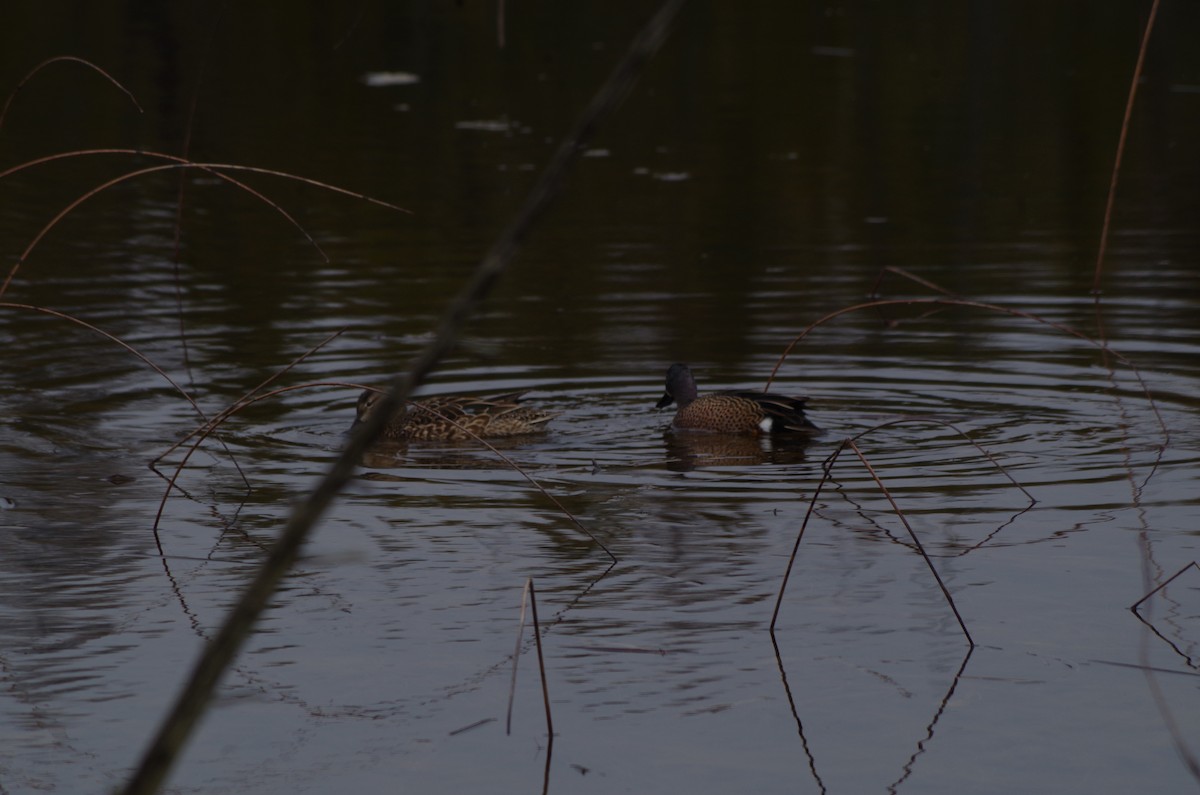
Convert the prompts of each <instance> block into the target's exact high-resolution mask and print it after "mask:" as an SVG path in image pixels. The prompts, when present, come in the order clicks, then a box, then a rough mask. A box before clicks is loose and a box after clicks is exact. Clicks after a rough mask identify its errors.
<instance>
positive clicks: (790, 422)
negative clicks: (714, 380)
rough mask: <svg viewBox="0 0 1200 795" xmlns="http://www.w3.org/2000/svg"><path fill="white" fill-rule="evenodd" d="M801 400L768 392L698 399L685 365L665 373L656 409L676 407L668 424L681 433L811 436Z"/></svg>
mask: <svg viewBox="0 0 1200 795" xmlns="http://www.w3.org/2000/svg"><path fill="white" fill-rule="evenodd" d="M804 401H805V399H804V398H797V397H784V396H782V395H772V394H770V393H767V392H716V393H714V394H711V395H704V396H699V395H697V393H696V380H695V378H693V376H692V371H691V370H690V369H689V368H688V366H687V365H686V364H673V365H671V367H670V369H669V370H667V391H666V394H664V395H663V397H662V400H660V401H658V408H660V409H661V408H666V407H667V406H669V405H671V404H672V403H677V404H679V410H678V411H676V412H675V418H674V419H673V420H672V421H671V425H673V426H674V427H676V428H679V429H681V430H695V431H715V432H717V433H753V434H762V433H796V432H800V433H812V432H813V431H816V430H817V427H816V426H815V425H813V424H812V423H811V422H809V420H808V418H807V417H806V416H804Z"/></svg>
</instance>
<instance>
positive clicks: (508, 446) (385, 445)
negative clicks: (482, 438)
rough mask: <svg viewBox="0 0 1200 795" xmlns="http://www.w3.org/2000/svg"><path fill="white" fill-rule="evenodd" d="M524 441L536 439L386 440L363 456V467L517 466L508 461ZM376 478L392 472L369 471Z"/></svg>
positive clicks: (455, 467)
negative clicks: (485, 443)
mask: <svg viewBox="0 0 1200 795" xmlns="http://www.w3.org/2000/svg"><path fill="white" fill-rule="evenodd" d="M522 441H524V443H525V445H528V444H529V443H530V442H531V441H534V440H533V439H531V438H530V437H529V436H524V437H512V438H507V439H489V440H488V442H487V445H486V446H485V445H484V444H483V443H482V442H478V441H475V440H474V439H468V440H463V441H461V442H439V443H438V444H437V445H435V446H431V445H423V444H419V443H417V444H409V443H408V442H404V441H394V440H386V439H385V440H382V441H380V442H379V443H377V444H376V445H375V446H374V447H372V448H371V449H370V450H368V451H367V452H366V453H365V454H364V455H363V459H362V463H363V466H366V467H371V468H372V469H399V468H402V467H421V468H422V469H499V468H505V467H508V468H515V467H516V462H513V461H506V460H505V459H506V458H507V456H508V454H509V453H511V452H513V451H515V450H519V449H521V447H522V446H523V445H522ZM366 477H368V478H370V479H373V480H390V479H393V477H396V476H392V475H387V474H384V473H380V472H375V473H367V475H366Z"/></svg>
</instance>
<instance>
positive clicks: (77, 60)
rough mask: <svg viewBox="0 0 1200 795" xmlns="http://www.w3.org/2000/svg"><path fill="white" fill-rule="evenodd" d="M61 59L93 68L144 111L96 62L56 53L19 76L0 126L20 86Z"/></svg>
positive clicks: (124, 88) (4, 110) (7, 102)
mask: <svg viewBox="0 0 1200 795" xmlns="http://www.w3.org/2000/svg"><path fill="white" fill-rule="evenodd" d="M61 61H70V62H72V63H80V64H83V65H84V66H86V67H88V68H90V69H93V70H95V71H97V72H99V73H100V74H101V75H102V76H103V77H104V79H106V80H107V81H108V82H110V83H112V84H113V85H114V86H116V87H117V89H118V90H119V91H121V93H123V94H124V95H125V96H127V97H129V101H130V102H132V103H133V106H134V107H135V108H137V111H138V113H145V112H146V111H144V110H142V106H141V105H140V104H139V103H138V101H137V97H135V96H134V95H133V94H132V93H131V92H130V90H129V89H128V88H126V87H125V86H123V85H121V83H120V82H119V81H117V79H116V78H114V77H113V76H112V75H110V74H109V73H108V72H106V71H104V70H103V69H101V68H100V67H99V66H96V64H94V63H92V62H91V61H88V60H84V59H83V58H76V57H75V56H74V55H58V56H55V57H53V58H47V59H46V60H44V61H42V62H41V63H40V64H38V65H37V66H35V67H33V69H31V70H30V71H29V73H28V74H26V75H25V76H24V77H23V78H21V82H20V83H17V87H16V88H14V89H13V90H12V93H11V94H9V95H8V99H7V100H5V101H4V109H3V110H0V128H2V127H4V119H5V118H6V117H7V116H8V106H9V105H11V104H12V102H13V100H14V99H16V97H17V93H18V92H19V91H20V90H21V89H22V88H24V87H25V84H26V83H28V82H29V80H30V79H31V78H32V77H33V76H34V75H36V74H37V73H38V72H40V71H41V70H42V68H43V67H46V66H49V65H50V64H52V63H59V62H61Z"/></svg>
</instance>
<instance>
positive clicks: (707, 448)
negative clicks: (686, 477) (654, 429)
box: [663, 430, 812, 472]
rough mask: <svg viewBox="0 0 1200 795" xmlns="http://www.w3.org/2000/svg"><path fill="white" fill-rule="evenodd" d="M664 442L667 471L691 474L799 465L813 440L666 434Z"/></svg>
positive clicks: (714, 434)
mask: <svg viewBox="0 0 1200 795" xmlns="http://www.w3.org/2000/svg"><path fill="white" fill-rule="evenodd" d="M663 441H664V443H665V444H666V447H667V469H669V470H671V471H672V472H691V471H692V470H694V469H700V468H703V467H737V466H755V465H757V464H798V463H801V462H803V461H804V459H805V456H806V451H807V449H808V445H809V443H810V442H811V441H812V437H811V436H809V435H807V434H794V435H789V436H751V435H749V434H732V433H705V432H688V431H676V430H668V431H666V432H665V433H664V434H663Z"/></svg>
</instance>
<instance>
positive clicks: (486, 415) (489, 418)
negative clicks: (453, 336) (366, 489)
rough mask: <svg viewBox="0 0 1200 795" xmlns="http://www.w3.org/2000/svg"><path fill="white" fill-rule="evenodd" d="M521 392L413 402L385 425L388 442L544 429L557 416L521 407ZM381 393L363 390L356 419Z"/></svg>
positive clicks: (366, 414) (363, 415) (362, 417)
mask: <svg viewBox="0 0 1200 795" xmlns="http://www.w3.org/2000/svg"><path fill="white" fill-rule="evenodd" d="M524 394H525V393H524V392H509V393H506V394H503V395H492V396H490V397H475V396H459V395H442V396H439V397H432V398H425V399H424V400H416V401H413V402H412V403H411V404H410V405H409V406H408V407H407V409H406V410H405V411H404V412H403V413H401V414H398V415H396V416H395V417H393V418H392V420H391V421H390V422H389V423H388V424H387V426H385V428H384V431H383V435H384V437H385V438H387V439H397V440H408V439H411V440H417V441H443V440H445V441H449V440H454V439H470V438H471V436H472V434H474V435H475V436H478V437H481V438H495V437H499V436H517V435H519V434H523V433H533V432H535V431H540V430H542V429H544V428H545V426H546V423H547V422H549V421H550V420H552V419H553V418H554V417H555V416H557V415H556V414H554V413H553V412H549V411H541V410H539V409H534V408H530V407H528V406H523V405H521V402H520V400H521V396H522V395H524ZM382 397H383V393H382V392H377V391H376V390H374V389H366V390H364V391H363V393H362V394H361V395H359V397H358V417H357V419H356V420H355V422H362V421H363V420H365V419H366V418H367V417H369V416H370V415H371V412H372V411H373V410H374V408H375V406H376V404H377V403H378V402H379V400H380V398H382Z"/></svg>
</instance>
